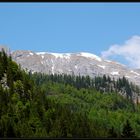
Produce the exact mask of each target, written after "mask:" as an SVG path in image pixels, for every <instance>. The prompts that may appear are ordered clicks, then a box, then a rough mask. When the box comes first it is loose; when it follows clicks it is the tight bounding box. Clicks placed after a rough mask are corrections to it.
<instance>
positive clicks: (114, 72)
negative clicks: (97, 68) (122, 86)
mask: <svg viewBox="0 0 140 140" xmlns="http://www.w3.org/2000/svg"><path fill="white" fill-rule="evenodd" d="M111 74H112V75H119V72H118V71H113V72H111Z"/></svg>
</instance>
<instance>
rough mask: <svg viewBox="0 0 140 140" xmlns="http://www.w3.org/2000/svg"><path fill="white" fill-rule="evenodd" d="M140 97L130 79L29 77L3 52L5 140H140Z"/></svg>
mask: <svg viewBox="0 0 140 140" xmlns="http://www.w3.org/2000/svg"><path fill="white" fill-rule="evenodd" d="M139 92H140V90H139V88H138V87H137V86H135V85H134V84H132V83H129V82H128V81H127V80H126V79H125V77H123V78H122V79H118V80H117V81H115V80H113V79H110V77H106V76H105V75H104V76H103V77H95V78H93V79H91V78H90V77H89V76H87V77H83V76H74V75H73V76H70V75H45V74H40V73H35V74H31V73H30V72H29V73H27V72H25V71H24V70H22V69H21V68H20V66H18V65H17V64H16V63H15V62H13V61H12V59H11V57H9V56H7V55H6V53H5V52H4V51H2V52H0V137H2V138H3V137H18V138H21V137H22V138H26V137H31V138H33V137H39V138H40V137H42V138H44V137H45V138H50V137H51V138H62V137H64V138H65V137H73V138H80V137H81V138H97V137H98V138H101V137H102V138H115V137H118V138H122V137H123V138H127V137H131V138H133V137H140V133H139V131H140V115H139V114H140V105H139V103H138V102H137V103H134V101H133V94H134V93H135V94H139ZM122 95H123V96H122Z"/></svg>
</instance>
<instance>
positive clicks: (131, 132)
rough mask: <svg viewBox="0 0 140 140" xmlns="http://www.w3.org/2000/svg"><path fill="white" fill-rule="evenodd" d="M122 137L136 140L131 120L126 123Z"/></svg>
mask: <svg viewBox="0 0 140 140" xmlns="http://www.w3.org/2000/svg"><path fill="white" fill-rule="evenodd" d="M121 137H122V138H135V137H136V135H135V132H134V130H133V128H132V127H131V125H130V122H129V120H126V123H125V124H124V126H123V131H122V134H121Z"/></svg>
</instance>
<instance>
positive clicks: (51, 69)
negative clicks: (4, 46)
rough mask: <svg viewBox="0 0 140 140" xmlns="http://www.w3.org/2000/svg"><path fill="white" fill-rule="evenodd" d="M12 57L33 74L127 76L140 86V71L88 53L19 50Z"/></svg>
mask: <svg viewBox="0 0 140 140" xmlns="http://www.w3.org/2000/svg"><path fill="white" fill-rule="evenodd" d="M11 56H12V58H13V60H15V61H16V62H17V63H18V64H20V65H21V67H22V68H24V69H28V70H29V71H31V72H41V73H46V74H54V73H57V74H63V73H64V74H74V75H84V76H86V75H89V76H90V77H94V76H102V75H103V74H106V75H109V76H110V77H112V78H113V77H114V78H115V79H117V78H119V77H120V78H121V77H123V76H125V77H126V78H127V79H128V80H129V81H131V82H133V83H135V84H136V85H140V70H139V69H137V70H132V69H129V68H127V66H125V65H122V64H120V63H118V62H114V61H109V60H103V59H102V58H100V57H98V56H96V55H94V54H91V53H87V52H80V53H61V54H60V53H49V52H33V51H20V50H18V51H13V52H12V53H11Z"/></svg>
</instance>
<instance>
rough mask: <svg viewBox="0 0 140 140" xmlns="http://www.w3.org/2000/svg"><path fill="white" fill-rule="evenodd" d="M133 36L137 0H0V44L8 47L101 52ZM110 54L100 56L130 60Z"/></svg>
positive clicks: (139, 14)
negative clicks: (11, 0) (76, 0)
mask: <svg viewBox="0 0 140 140" xmlns="http://www.w3.org/2000/svg"><path fill="white" fill-rule="evenodd" d="M133 36H137V37H139V36H140V3H0V44H1V45H7V46H8V47H10V48H11V50H33V51H48V52H59V53H60V52H83V51H85V52H90V53H94V54H96V55H99V56H101V55H103V54H104V53H103V51H107V52H109V49H110V48H111V47H112V45H114V44H117V45H120V46H118V48H120V47H124V43H125V41H127V40H130V39H131V38H133ZM138 40H139V38H138ZM132 41H133V40H132ZM126 53H127V52H126ZM111 55H112V54H110V53H108V54H107V55H104V57H107V58H112V59H115V60H118V61H120V62H122V63H125V64H130V61H129V60H128V59H126V57H125V56H124V54H122V53H120V54H117V52H115V53H114V54H113V56H111ZM131 63H132V62H131ZM130 65H131V64H130ZM134 67H139V66H134Z"/></svg>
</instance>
